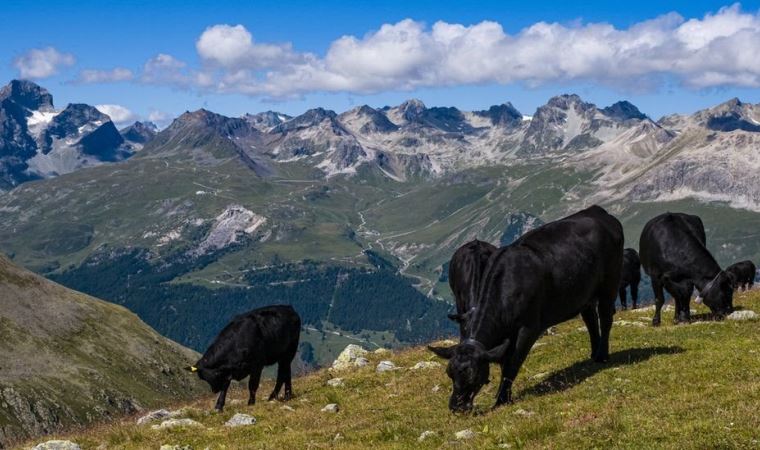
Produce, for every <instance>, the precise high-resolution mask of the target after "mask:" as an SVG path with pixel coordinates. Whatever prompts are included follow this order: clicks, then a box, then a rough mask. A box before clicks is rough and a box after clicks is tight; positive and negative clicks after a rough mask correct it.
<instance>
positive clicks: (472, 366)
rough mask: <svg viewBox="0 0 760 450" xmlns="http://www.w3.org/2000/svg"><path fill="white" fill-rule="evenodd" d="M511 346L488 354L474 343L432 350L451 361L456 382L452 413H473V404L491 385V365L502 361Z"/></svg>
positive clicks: (450, 372)
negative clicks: (487, 386) (484, 389)
mask: <svg viewBox="0 0 760 450" xmlns="http://www.w3.org/2000/svg"><path fill="white" fill-rule="evenodd" d="M507 345H508V343H505V344H503V345H500V346H498V347H496V348H494V349H492V350H486V349H485V347H483V345H482V344H480V343H479V342H477V341H474V340H470V339H468V340H465V341H463V342H461V343H459V344H457V345H454V346H452V347H428V348H429V349H430V351H431V352H433V353H435V354H436V355H438V356H440V357H441V358H445V359H448V360H449V365H448V367H447V368H446V373H447V374H448V376H449V378H451V381H452V382H453V390H452V393H451V398H450V399H449V409H450V410H451V411H453V412H467V411H470V410H472V402H473V400H474V399H475V396H476V395H477V394H478V392H480V389H482V388H483V386H484V385H486V384H488V372H489V367H488V365H489V363H492V362H497V361H501V359H502V357H503V355H504V352H505V351H506V347H507Z"/></svg>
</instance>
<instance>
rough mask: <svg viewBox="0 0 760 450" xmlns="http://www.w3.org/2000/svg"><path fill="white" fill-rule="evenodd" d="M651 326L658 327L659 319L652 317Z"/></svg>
mask: <svg viewBox="0 0 760 450" xmlns="http://www.w3.org/2000/svg"><path fill="white" fill-rule="evenodd" d="M652 326H653V327H659V326H660V319H652Z"/></svg>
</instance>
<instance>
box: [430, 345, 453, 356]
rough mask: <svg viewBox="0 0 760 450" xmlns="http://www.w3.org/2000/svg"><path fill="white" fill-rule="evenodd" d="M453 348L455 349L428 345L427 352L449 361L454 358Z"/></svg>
mask: <svg viewBox="0 0 760 450" xmlns="http://www.w3.org/2000/svg"><path fill="white" fill-rule="evenodd" d="M454 348H456V345H452V346H451V347H433V346H431V345H428V350H430V351H431V352H433V353H435V354H436V355H438V356H440V357H441V358H443V359H451V357H452V356H454Z"/></svg>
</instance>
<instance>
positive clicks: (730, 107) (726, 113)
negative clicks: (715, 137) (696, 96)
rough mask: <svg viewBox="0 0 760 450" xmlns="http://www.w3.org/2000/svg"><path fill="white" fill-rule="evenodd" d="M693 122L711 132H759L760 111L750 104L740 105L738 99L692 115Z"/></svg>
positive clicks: (740, 102)
mask: <svg viewBox="0 0 760 450" xmlns="http://www.w3.org/2000/svg"><path fill="white" fill-rule="evenodd" d="M694 119H695V121H696V122H697V123H698V124H699V125H701V126H704V127H706V128H708V129H710V130H713V131H735V130H742V131H751V132H760V111H756V110H755V107H754V106H753V105H752V104H750V103H742V101H741V100H739V99H738V98H732V99H730V100H728V101H727V102H723V103H721V104H720V105H717V106H714V107H712V108H708V109H704V110H701V111H698V112H697V113H695V114H694Z"/></svg>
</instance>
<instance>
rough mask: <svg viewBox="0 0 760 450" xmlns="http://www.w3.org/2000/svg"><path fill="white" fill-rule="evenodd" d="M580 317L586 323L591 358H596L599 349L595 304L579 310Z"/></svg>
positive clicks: (597, 318)
mask: <svg viewBox="0 0 760 450" xmlns="http://www.w3.org/2000/svg"><path fill="white" fill-rule="evenodd" d="M581 317H582V318H583V322H584V323H585V324H586V329H587V330H588V336H589V339H590V340H591V359H595V358H596V353H597V352H598V351H599V339H600V335H599V314H598V313H597V311H596V305H592V306H589V307H587V308H586V309H584V310H583V311H581Z"/></svg>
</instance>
